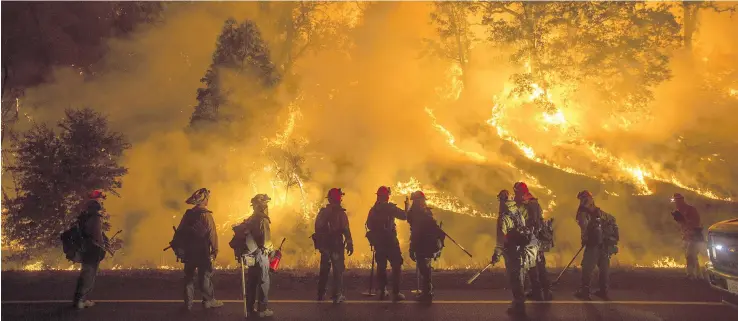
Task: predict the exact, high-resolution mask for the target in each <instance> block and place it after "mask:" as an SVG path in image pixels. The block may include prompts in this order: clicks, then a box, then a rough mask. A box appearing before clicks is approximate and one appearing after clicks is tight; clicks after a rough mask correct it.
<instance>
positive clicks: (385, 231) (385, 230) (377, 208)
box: [366, 201, 407, 248]
mask: <svg viewBox="0 0 738 321" xmlns="http://www.w3.org/2000/svg"><path fill="white" fill-rule="evenodd" d="M395 219H399V220H407V213H405V211H404V210H402V209H400V208H399V207H398V206H397V205H395V204H394V203H390V202H380V201H377V202H376V203H374V206H373V207H372V208H371V209H370V210H369V215H368V216H367V218H366V228H367V232H366V237H367V239H368V240H369V244H371V245H372V246H374V247H375V248H376V247H387V246H390V245H394V244H395V243H397V242H398V241H397V224H395Z"/></svg>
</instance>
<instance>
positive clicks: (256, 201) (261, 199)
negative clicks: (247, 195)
mask: <svg viewBox="0 0 738 321" xmlns="http://www.w3.org/2000/svg"><path fill="white" fill-rule="evenodd" d="M270 200H272V199H271V198H270V197H269V195H267V194H256V196H254V197H253V198H252V199H251V206H256V205H261V206H266V205H267V203H268V202H269V201H270Z"/></svg>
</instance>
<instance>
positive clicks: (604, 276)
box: [574, 190, 620, 300]
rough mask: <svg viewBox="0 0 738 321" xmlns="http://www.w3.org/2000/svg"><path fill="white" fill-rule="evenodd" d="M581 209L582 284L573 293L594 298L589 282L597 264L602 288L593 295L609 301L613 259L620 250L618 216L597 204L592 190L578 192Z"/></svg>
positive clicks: (579, 221)
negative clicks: (616, 218)
mask: <svg viewBox="0 0 738 321" xmlns="http://www.w3.org/2000/svg"><path fill="white" fill-rule="evenodd" d="M577 198H578V199H579V209H578V210H577V216H576V219H577V223H578V224H579V228H580V229H581V231H582V247H584V254H583V255H582V284H581V286H580V288H579V290H578V291H577V292H576V293H575V294H574V296H576V297H577V298H579V299H582V300H591V297H590V290H589V287H590V281H591V278H592V274H593V273H594V269H595V267H596V268H597V269H599V286H600V289H599V290H598V291H597V292H595V293H594V294H595V295H597V296H599V297H601V298H602V299H605V300H608V299H609V296H608V281H609V274H610V258H611V257H612V255H615V254H616V253H617V252H618V248H617V243H618V241H619V239H620V236H619V232H618V226H617V223H616V222H615V218H614V217H613V216H612V215H610V214H608V213H606V212H605V211H603V210H601V209H600V208H599V207H597V206H595V201H594V197H593V196H592V193H590V192H589V191H587V190H583V191H581V192H579V194H577Z"/></svg>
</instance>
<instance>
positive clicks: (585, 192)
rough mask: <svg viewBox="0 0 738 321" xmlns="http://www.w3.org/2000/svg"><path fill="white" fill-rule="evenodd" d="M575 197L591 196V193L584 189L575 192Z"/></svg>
mask: <svg viewBox="0 0 738 321" xmlns="http://www.w3.org/2000/svg"><path fill="white" fill-rule="evenodd" d="M577 198H578V199H580V200H581V199H585V198H592V193H590V192H589V191H588V190H586V189H585V190H583V191H581V192H579V194H577Z"/></svg>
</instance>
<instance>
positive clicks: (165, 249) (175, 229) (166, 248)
mask: <svg viewBox="0 0 738 321" xmlns="http://www.w3.org/2000/svg"><path fill="white" fill-rule="evenodd" d="M172 229H173V230H174V234H177V228H176V227H174V226H172ZM171 248H172V245H171V243H170V245H169V246H167V247H165V248H164V252H166V251H167V250H168V249H171Z"/></svg>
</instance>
